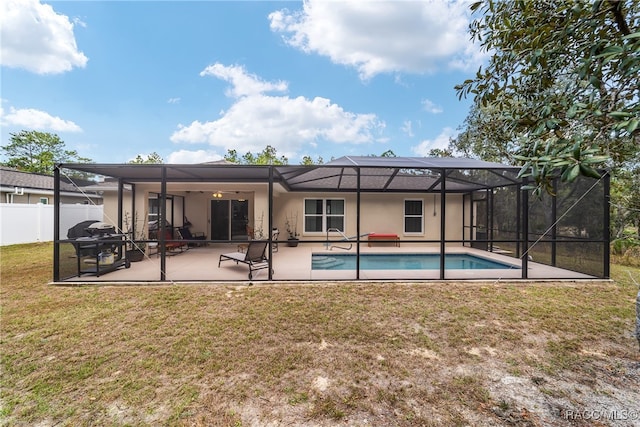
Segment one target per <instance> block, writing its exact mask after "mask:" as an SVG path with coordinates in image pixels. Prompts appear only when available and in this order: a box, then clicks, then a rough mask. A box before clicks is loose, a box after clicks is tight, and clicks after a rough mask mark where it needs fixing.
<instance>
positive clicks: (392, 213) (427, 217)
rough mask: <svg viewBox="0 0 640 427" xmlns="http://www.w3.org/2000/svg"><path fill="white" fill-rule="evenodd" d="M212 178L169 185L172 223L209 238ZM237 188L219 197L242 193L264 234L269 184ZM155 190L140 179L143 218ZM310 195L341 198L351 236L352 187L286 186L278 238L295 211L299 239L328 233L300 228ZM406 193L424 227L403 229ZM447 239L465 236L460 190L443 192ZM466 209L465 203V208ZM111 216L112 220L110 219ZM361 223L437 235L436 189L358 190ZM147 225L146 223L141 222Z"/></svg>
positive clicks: (366, 229) (112, 213) (110, 213)
mask: <svg viewBox="0 0 640 427" xmlns="http://www.w3.org/2000/svg"><path fill="white" fill-rule="evenodd" d="M219 187H220V186H216V185H214V184H212V185H211V188H210V189H206V190H195V191H192V190H187V191H179V190H171V189H169V190H168V192H169V193H170V194H172V195H174V196H182V197H184V200H185V211H184V212H183V211H182V203H181V199H180V198H179V197H176V198H175V200H176V202H175V203H174V222H175V224H174V225H175V226H180V225H182V216H183V215H186V216H187V218H188V219H189V221H190V222H191V224H192V225H191V230H192V231H196V232H204V233H205V235H206V236H207V238H210V235H211V230H210V219H211V200H213V197H212V192H214V191H215V190H213V189H215V188H219ZM234 188H238V189H239V190H238V192H236V191H225V192H223V196H222V199H228V200H233V199H236V200H238V199H245V200H248V202H249V225H251V226H252V227H254V228H262V229H263V232H264V235H265V237H266V231H267V229H268V226H269V197H268V196H269V194H268V185H267V184H254V185H251V186H247V185H244V186H238V187H234ZM157 191H158V188H157V186H156V185H149V186H145V185H138V186H137V187H136V209H137V210H138V218H139V220H138V221H139V222H138V225H137V227H138V228H139V227H140V225H139V224H140V221H141V220H140V218H146V216H147V214H148V208H147V206H148V198H149V194H150V193H155V192H157ZM130 197H131V194H130V193H129V192H127V193H126V194H125V196H124V201H123V206H124V211H130V210H131V198H130ZM307 198H312V199H327V198H330V199H344V200H345V205H346V212H345V234H346V235H347V236H349V237H352V236H355V235H356V234H357V208H356V201H357V197H356V194H355V193H287V192H285V191H275V192H274V204H273V224H274V226H275V227H276V228H278V229H279V230H280V238H281V239H286V238H287V237H288V235H287V233H286V219H287V217H289V218H290V219H291V218H294V217H295V216H296V215H297V231H298V233H299V235H300V238H301V239H302V240H318V239H324V238H325V237H326V233H314V232H306V231H305V230H304V200H305V199H307ZM407 199H411V200H416V199H420V200H422V201H423V209H424V212H423V219H424V224H423V232H422V233H417V234H416V233H404V231H403V230H404V201H405V200H407ZM446 200H447V210H446V215H447V218H446V236H445V237H446V239H449V240H457V239H462V238H463V226H462V224H463V208H462V201H463V197H462V195H457V194H450V195H447V196H446ZM104 205H105V207H104V208H105V222H110V223H113V224H115V221H116V220H117V196H116V194H115V193H110V194H106V193H105V195H104ZM464 212H465V215H466V216H468V215H469V208H468V206H467V207H466V208H465V210H464ZM111 218H112V219H113V221H111ZM360 218H361V226H360V232H361V234H364V233H393V234H397V235H398V236H399V237H400V238H401V239H403V240H407V239H409V240H411V239H415V240H440V221H441V211H440V195H439V194H436V195H433V194H426V195H423V194H420V195H415V194H410V193H384V194H374V193H363V194H361V212H360ZM145 230H146V223H145Z"/></svg>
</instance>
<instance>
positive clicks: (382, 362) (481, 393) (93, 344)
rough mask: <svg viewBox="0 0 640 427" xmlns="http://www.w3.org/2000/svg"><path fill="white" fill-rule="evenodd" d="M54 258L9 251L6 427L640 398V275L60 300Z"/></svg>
mask: <svg viewBox="0 0 640 427" xmlns="http://www.w3.org/2000/svg"><path fill="white" fill-rule="evenodd" d="M51 251H52V246H51V245H50V244H33V245H15V246H9V247H3V248H2V249H1V253H0V255H1V270H0V271H1V274H2V275H1V281H2V282H1V287H0V298H1V312H0V315H1V332H2V333H1V338H0V345H1V365H2V375H1V381H2V383H1V394H0V398H1V406H0V420H3V421H2V423H3V425H35V424H38V425H54V424H55V425H61V426H66V425H69V426H71V425H73V426H76V425H136V426H144V425H150V426H151V425H168V426H174V425H175V426H178V425H221V426H242V425H253V424H254V423H257V424H267V423H269V422H273V423H274V424H275V425H278V422H281V423H282V424H283V425H284V424H286V425H306V424H322V425H332V424H333V423H348V424H352V425H359V424H363V423H364V422H365V421H366V422H368V423H370V424H374V425H376V424H378V425H407V426H409V425H470V424H474V425H496V424H500V423H502V424H504V425H513V424H520V425H542V424H547V423H548V421H549V419H553V418H549V417H554V416H555V417H556V418H557V417H558V411H555V412H554V413H555V415H554V414H553V413H551V412H553V411H550V413H549V414H547V413H544V411H542V410H541V409H540V408H534V406H535V405H533V403H532V404H531V407H523V405H524V404H523V400H522V399H521V398H518V396H515V395H513V394H509V392H508V390H507V389H506V388H499V387H498V388H497V386H496V384H501V382H500V381H501V379H503V380H504V379H505V378H511V380H510V381H516V380H517V381H524V382H526V384H528V385H529V386H530V387H532V388H533V389H534V390H535V391H536V393H539V395H543V396H545V399H546V400H547V401H548V400H549V399H552V398H553V397H554V396H557V399H558V403H557V405H558V407H560V408H561V409H562V405H565V407H564V410H569V409H574V408H567V407H566V405H567V403H566V402H567V401H569V402H572V399H571V394H572V393H573V391H574V390H575V389H579V390H581V391H580V393H581V399H582V401H586V400H588V399H587V398H586V396H587V394H588V393H589V390H592V393H593V396H594V398H595V397H599V398H602V390H603V384H612V385H615V386H616V387H618V389H617V393H618V395H619V396H621V395H624V393H630V394H631V398H630V399H633V400H631V402H637V401H638V399H640V396H639V395H638V391H637V390H638V389H639V388H640V380H639V376H638V370H639V367H640V361H639V359H638V351H637V342H636V341H635V339H634V338H633V336H632V332H633V328H634V316H635V312H634V302H635V294H636V292H637V285H636V284H635V283H634V280H635V281H640V280H639V278H640V269H638V268H634V267H623V266H616V265H613V266H612V274H613V277H614V282H585V283H575V282H568V283H534V284H526V285H525V284H509V283H500V284H475V283H474V284H471V283H450V284H433V283H431V284H398V283H378V284H374V283H368V284H367V283H354V284H345V283H342V284H339V285H333V284H321V283H318V284H313V285H286V286H284V285H283V286H278V285H261V286H253V287H239V286H235V285H234V286H231V285H229V286H222V285H202V286H193V285H190V286H179V285H177V286H176V285H173V286H139V287H126V286H96V287H54V286H50V285H47V283H48V281H49V280H50V279H51V265H52V263H51ZM633 367H635V376H634V374H633V372H634V371H633ZM514 378H515V379H514ZM569 380H571V381H572V382H571V385H568V384H564V383H566V382H567V381H569ZM567 390H569V391H567ZM634 393H635V394H634ZM567 396H569V398H567ZM574 403H575V402H574ZM623 403H624V402H623ZM575 404H577V403H575ZM587 409H593V408H587ZM627 409H629V410H631V409H635V408H631V407H629V408H627ZM560 413H562V410H560ZM278 420H280V421H278ZM527 423H530V424H527Z"/></svg>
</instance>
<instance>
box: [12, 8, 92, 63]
mask: <svg viewBox="0 0 640 427" xmlns="http://www.w3.org/2000/svg"><path fill="white" fill-rule="evenodd" d="M79 25H81V26H82V25H84V24H79ZM73 27H74V24H73V23H71V21H69V18H68V17H67V16H65V15H59V14H57V13H56V12H55V11H54V10H53V7H51V6H50V5H48V4H41V3H40V2H39V1H38V0H4V1H2V2H0V39H2V43H1V48H0V49H1V50H0V58H1V59H0V61H1V63H2V65H3V66H7V67H13V68H24V69H26V70H28V71H31V72H33V73H37V74H49V73H51V74H55V73H62V72H64V71H70V70H71V69H72V68H73V67H82V68H84V66H85V65H86V64H87V61H88V59H87V57H86V56H85V55H84V53H82V52H80V51H78V47H77V45H76V40H75V36H74V34H73Z"/></svg>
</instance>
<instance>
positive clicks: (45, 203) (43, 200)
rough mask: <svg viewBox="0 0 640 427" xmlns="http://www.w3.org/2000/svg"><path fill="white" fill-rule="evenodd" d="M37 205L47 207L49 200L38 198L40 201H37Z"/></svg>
mask: <svg viewBox="0 0 640 427" xmlns="http://www.w3.org/2000/svg"><path fill="white" fill-rule="evenodd" d="M38 203H42V204H43V205H48V204H49V198H48V197H40V199H39V200H38Z"/></svg>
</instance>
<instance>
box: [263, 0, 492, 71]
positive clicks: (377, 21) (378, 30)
mask: <svg viewBox="0 0 640 427" xmlns="http://www.w3.org/2000/svg"><path fill="white" fill-rule="evenodd" d="M468 5H469V2H468V1H464V0H458V1H446V0H423V1H385V0H376V1H372V0H367V1H363V0H344V1H340V2H336V1H323V0H307V1H305V2H304V4H303V9H302V10H298V11H293V12H292V11H289V10H288V9H281V10H278V11H276V12H272V13H271V14H269V20H270V25H271V29H272V31H274V32H279V33H282V34H283V38H284V40H285V41H286V43H288V44H289V45H290V46H292V47H295V48H298V49H300V50H302V51H304V52H307V53H317V54H319V55H323V56H327V57H329V58H330V59H331V61H333V62H334V63H336V64H343V65H347V66H351V67H355V68H356V69H357V70H358V72H359V73H360V77H361V78H362V79H363V80H366V79H369V78H371V77H373V76H375V75H376V74H380V73H393V72H409V73H418V74H421V73H429V72H434V71H436V70H439V69H470V68H472V67H477V66H478V65H479V64H480V63H481V61H482V59H483V58H484V54H482V53H481V52H480V50H479V48H478V47H477V46H474V45H473V44H472V42H471V41H470V40H469V35H468V33H467V29H468V25H469V22H470V11H469V7H468Z"/></svg>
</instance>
